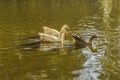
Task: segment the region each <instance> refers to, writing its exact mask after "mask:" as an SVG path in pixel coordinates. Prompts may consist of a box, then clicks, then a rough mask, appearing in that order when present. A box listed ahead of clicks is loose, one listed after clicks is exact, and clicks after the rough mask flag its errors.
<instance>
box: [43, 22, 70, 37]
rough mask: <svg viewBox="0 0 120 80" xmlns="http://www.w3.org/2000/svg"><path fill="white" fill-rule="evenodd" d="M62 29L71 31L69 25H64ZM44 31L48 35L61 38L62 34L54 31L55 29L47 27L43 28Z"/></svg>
mask: <svg viewBox="0 0 120 80" xmlns="http://www.w3.org/2000/svg"><path fill="white" fill-rule="evenodd" d="M62 28H63V29H69V27H68V25H67V24H65V25H63V26H62ZM62 28H61V29H62ZM43 30H44V33H46V34H50V35H55V36H59V35H60V32H59V31H58V30H56V29H53V28H49V27H47V26H43Z"/></svg>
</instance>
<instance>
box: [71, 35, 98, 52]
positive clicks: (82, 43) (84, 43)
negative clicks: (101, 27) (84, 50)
mask: <svg viewBox="0 0 120 80" xmlns="http://www.w3.org/2000/svg"><path fill="white" fill-rule="evenodd" d="M72 37H73V39H74V40H75V41H74V44H75V46H76V47H77V46H79V47H85V46H87V45H89V46H90V47H91V49H92V50H94V51H95V50H97V47H96V45H95V44H94V42H95V41H97V36H96V35H93V36H91V38H90V39H89V41H86V40H85V39H84V38H82V37H80V36H78V35H75V34H72Z"/></svg>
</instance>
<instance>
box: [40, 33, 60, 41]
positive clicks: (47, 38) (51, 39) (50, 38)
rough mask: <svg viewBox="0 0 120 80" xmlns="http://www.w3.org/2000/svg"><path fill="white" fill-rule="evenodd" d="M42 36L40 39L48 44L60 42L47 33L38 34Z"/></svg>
mask: <svg viewBox="0 0 120 80" xmlns="http://www.w3.org/2000/svg"><path fill="white" fill-rule="evenodd" d="M38 34H39V35H40V39H41V40H43V41H46V42H58V41H59V39H58V38H57V37H56V36H54V35H49V34H46V33H40V32H39V33H38Z"/></svg>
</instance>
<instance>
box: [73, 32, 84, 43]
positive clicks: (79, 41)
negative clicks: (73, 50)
mask: <svg viewBox="0 0 120 80" xmlns="http://www.w3.org/2000/svg"><path fill="white" fill-rule="evenodd" d="M72 37H73V38H74V39H75V44H80V45H84V44H86V42H85V41H84V39H82V37H80V36H78V35H75V34H72Z"/></svg>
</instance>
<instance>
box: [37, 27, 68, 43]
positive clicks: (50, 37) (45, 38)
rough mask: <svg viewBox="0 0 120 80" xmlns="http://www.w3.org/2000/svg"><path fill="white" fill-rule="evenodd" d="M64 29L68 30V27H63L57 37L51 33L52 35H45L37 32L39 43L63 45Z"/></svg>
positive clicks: (65, 31)
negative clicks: (58, 43)
mask: <svg viewBox="0 0 120 80" xmlns="http://www.w3.org/2000/svg"><path fill="white" fill-rule="evenodd" d="M66 29H69V27H68V25H63V26H62V28H61V30H60V32H59V35H58V36H55V35H54V32H53V34H46V33H40V32H39V33H38V34H39V35H40V41H41V42H61V43H62V44H63V43H64V37H65V34H66V33H67V30H66ZM52 30H53V29H51V30H49V31H48V32H50V33H51V32H52ZM54 30H55V29H54Z"/></svg>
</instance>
